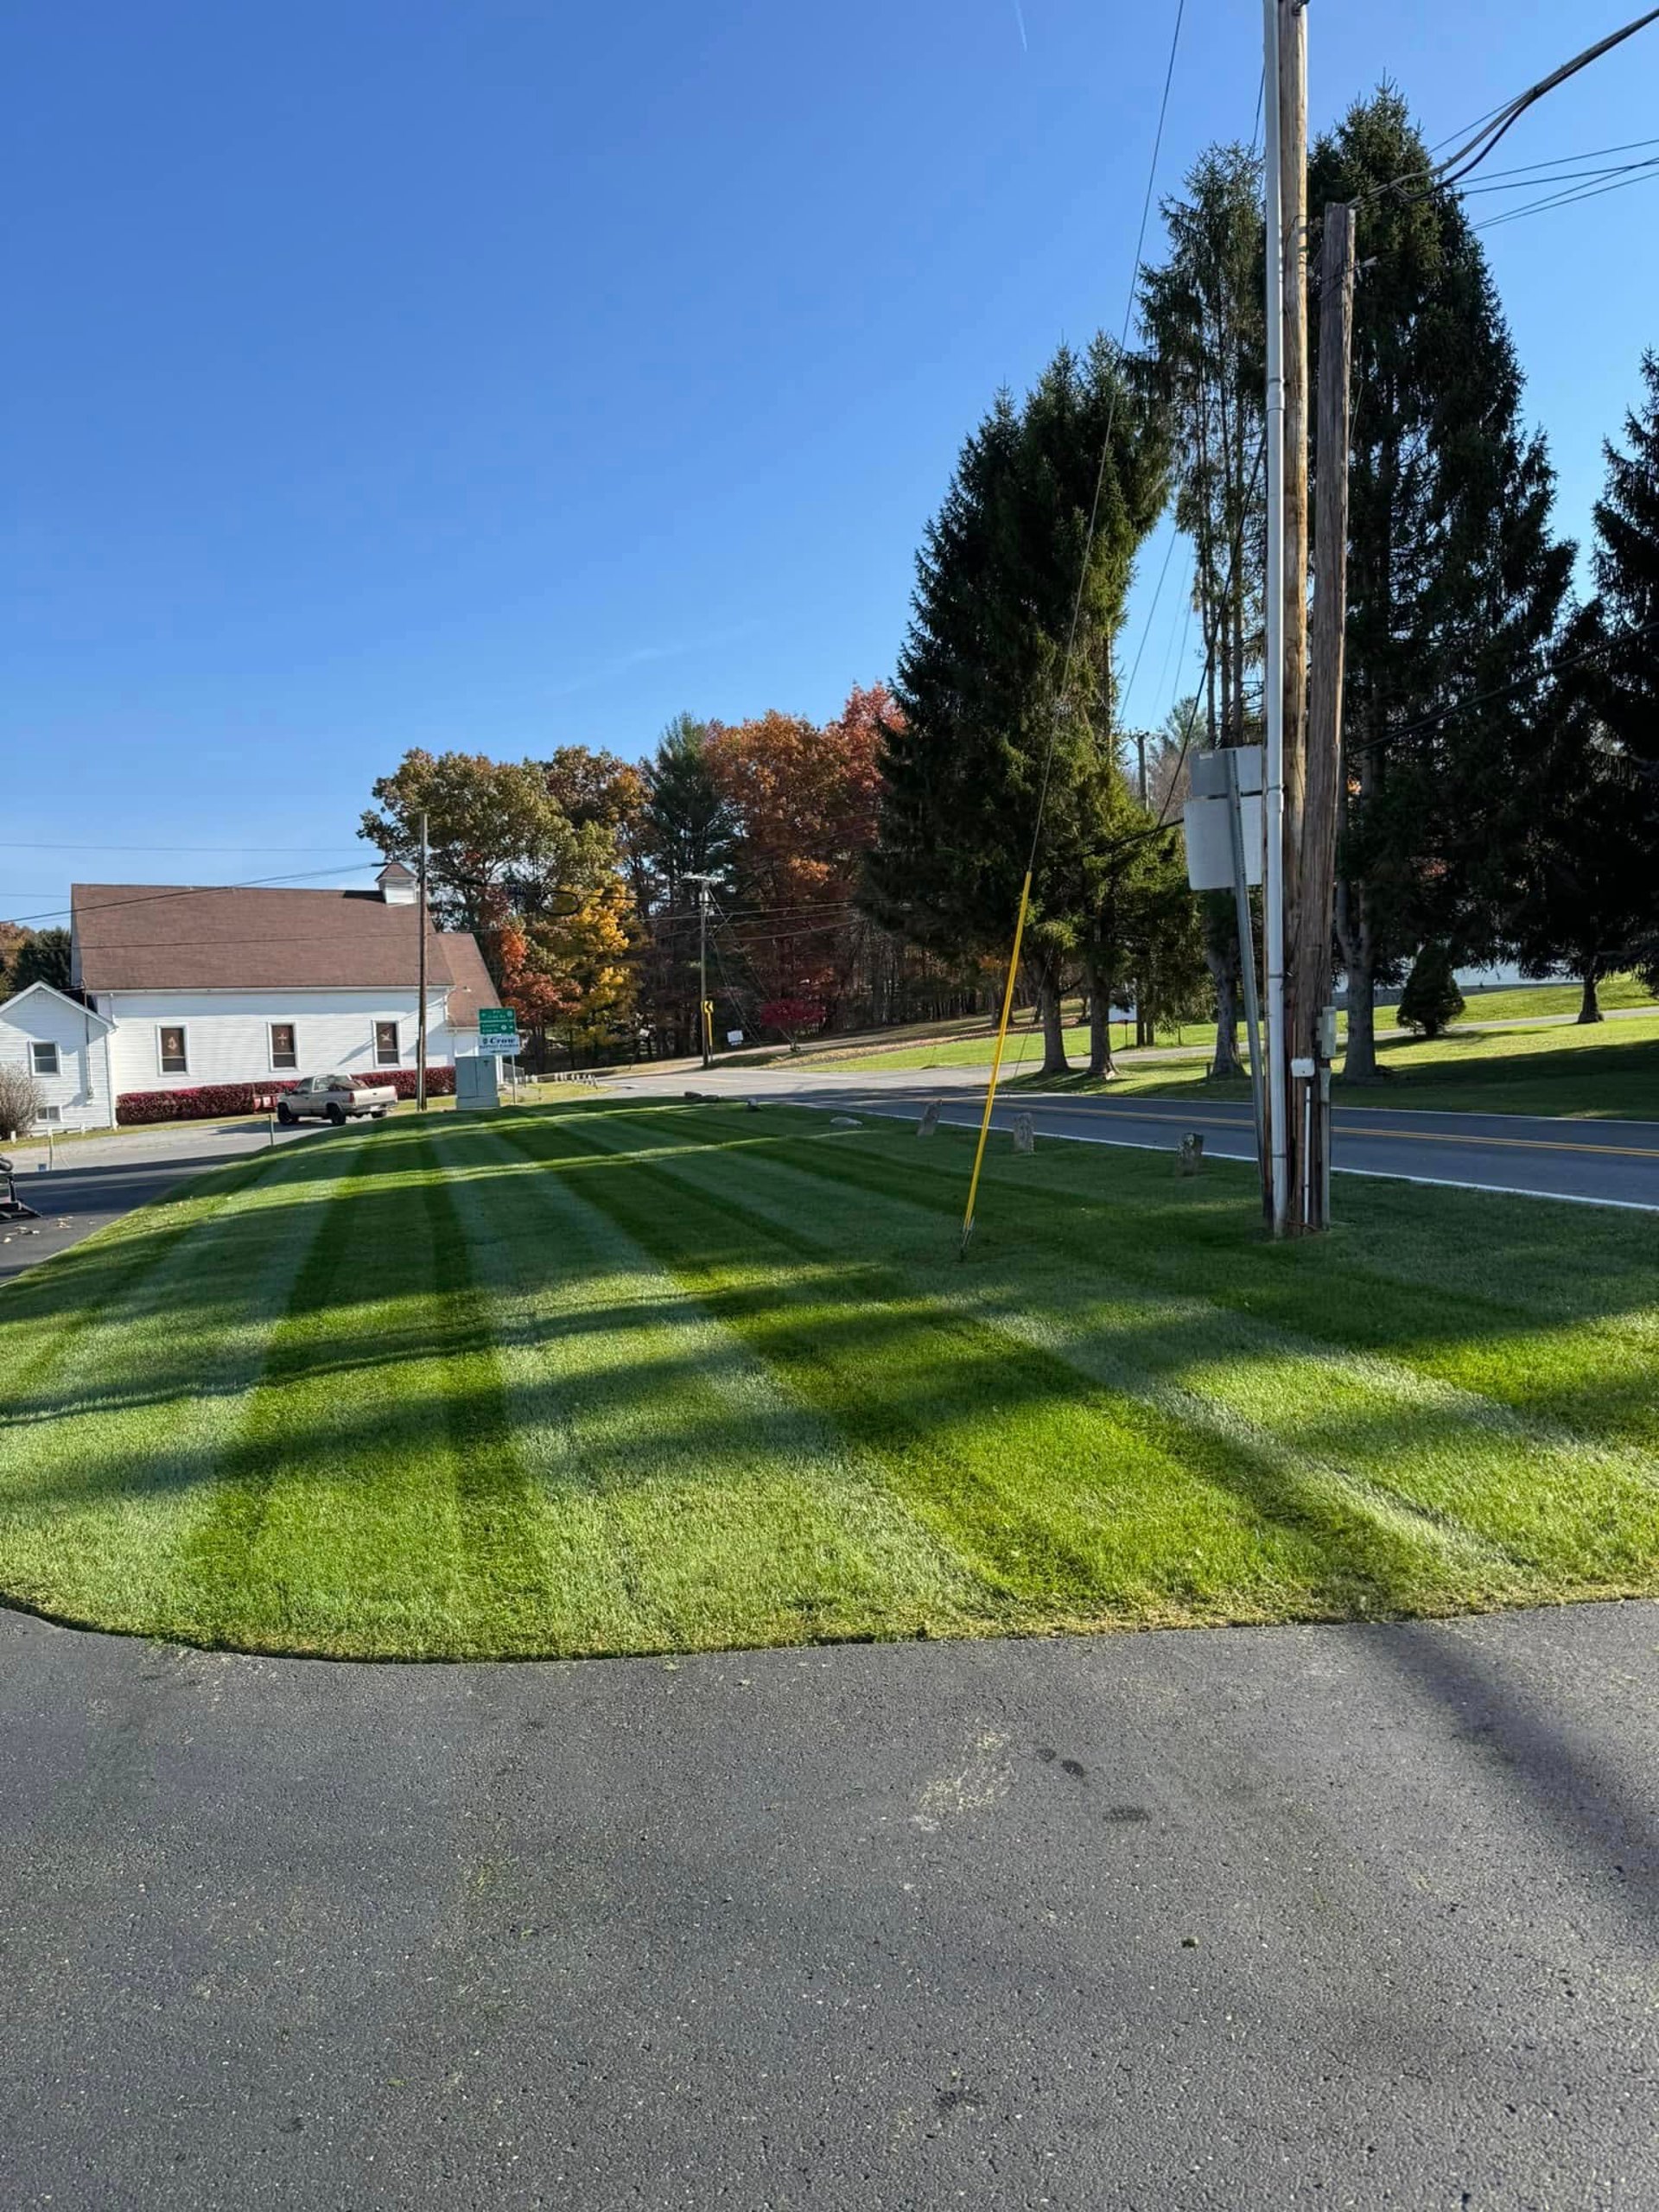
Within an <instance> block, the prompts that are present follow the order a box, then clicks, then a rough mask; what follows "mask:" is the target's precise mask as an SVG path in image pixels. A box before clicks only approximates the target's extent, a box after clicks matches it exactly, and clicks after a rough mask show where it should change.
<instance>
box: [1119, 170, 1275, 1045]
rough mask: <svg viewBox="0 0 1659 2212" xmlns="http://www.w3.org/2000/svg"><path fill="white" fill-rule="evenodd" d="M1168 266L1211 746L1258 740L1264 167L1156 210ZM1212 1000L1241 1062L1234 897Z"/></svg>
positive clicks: (1165, 391)
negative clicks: (1166, 247)
mask: <svg viewBox="0 0 1659 2212" xmlns="http://www.w3.org/2000/svg"><path fill="white" fill-rule="evenodd" d="M1162 213H1163V218H1164V226H1165V229H1166V233H1167V235H1168V239H1169V257H1168V259H1167V261H1166V263H1165V264H1164V265H1163V267H1162V268H1161V269H1147V270H1142V272H1141V331H1142V333H1143V335H1144V336H1145V339H1146V340H1147V349H1148V359H1147V368H1148V371H1149V373H1150V375H1151V378H1152V380H1153V384H1154V389H1155V390H1157V391H1159V392H1160V394H1161V395H1162V396H1163V397H1164V398H1165V399H1166V402H1167V403H1168V404H1169V406H1170V409H1171V411H1172V415H1173V423H1174V430H1175V442H1176V460H1175V520H1176V523H1177V524H1178V525H1179V528H1180V529H1181V530H1182V531H1185V533H1186V535H1187V537H1190V538H1191V540H1192V550H1193V596H1194V600H1195V601H1196V604H1197V607H1198V620H1199V622H1200V624H1201V626H1202V631H1203V639H1204V646H1205V671H1206V681H1205V697H1204V702H1203V708H1204V714H1203V723H1202V727H1203V732H1204V736H1203V741H1204V742H1205V743H1206V744H1208V745H1210V746H1211V747H1213V746H1217V745H1243V744H1244V743H1246V742H1248V741H1251V740H1252V739H1254V738H1255V736H1257V735H1258V734H1259V721H1260V715H1259V690H1258V686H1259V671H1260V665H1261V658H1262V501H1263V493H1264V486H1263V482H1262V467H1261V460H1262V423H1263V413H1264V393H1263V388H1262V377H1263V352H1264V343H1265V340H1264V326H1263V312H1262V277H1263V271H1262V242H1263V230H1262V161H1261V157H1260V156H1259V155H1257V154H1256V153H1255V150H1254V149H1251V148H1247V147H1244V146H1212V147H1210V148H1209V149H1207V150H1206V151H1205V153H1204V154H1203V155H1202V156H1200V157H1199V159H1198V161H1197V162H1195V163H1194V165H1193V167H1192V170H1191V171H1190V172H1189V174H1188V175H1187V177H1186V180H1185V187H1184V191H1183V195H1182V196H1181V197H1179V198H1177V199H1172V200H1166V201H1165V202H1164V203H1163V209H1162ZM1199 903H1200V910H1201V912H1202V916H1203V926H1204V939H1205V963H1206V964H1207V966H1208V968H1209V969H1210V976H1211V982H1212V983H1213V985H1214V987H1215V993H1216V1012H1217V1019H1216V1049H1215V1057H1214V1059H1213V1061H1212V1063H1211V1072H1212V1073H1213V1074H1215V1075H1217V1076H1233V1075H1236V1074H1237V1073H1238V1071H1239V1065H1238V1042H1237V1037H1238V1010H1237V1009H1238V997H1239V984H1240V969H1239V960H1240V949H1239V943H1238V928H1237V923H1236V908H1235V906H1234V905H1233V902H1232V901H1231V899H1224V898H1207V899H1203V900H1201V901H1200V902H1199Z"/></svg>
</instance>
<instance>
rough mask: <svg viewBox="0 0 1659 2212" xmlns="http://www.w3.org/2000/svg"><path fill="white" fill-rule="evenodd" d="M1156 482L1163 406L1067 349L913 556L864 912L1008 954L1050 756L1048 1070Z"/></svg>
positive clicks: (953, 492) (1108, 348) (1045, 981)
mask: <svg viewBox="0 0 1659 2212" xmlns="http://www.w3.org/2000/svg"><path fill="white" fill-rule="evenodd" d="M1108 426H1109V427H1110V443H1109V449H1108V450H1107V451H1106V454H1105V463H1104V467H1103V469H1102V468H1101V454H1102V450H1103V447H1105V446H1106V444H1107V432H1108ZM1097 472H1098V473H1099V474H1098V482H1099V498H1098V504H1097V507H1096V475H1097ZM1166 475H1167V442H1166V433H1165V429H1164V424H1163V420H1162V414H1161V410H1160V407H1159V406H1158V404H1157V403H1156V402H1155V401H1154V400H1153V399H1152V398H1151V397H1148V396H1147V393H1146V392H1145V391H1144V390H1143V389H1141V388H1139V387H1138V386H1137V385H1136V384H1135V383H1134V382H1132V381H1131V378H1129V376H1128V373H1127V372H1126V365H1125V363H1124V361H1123V359H1122V357H1121V356H1120V355H1119V353H1118V351H1117V349H1116V347H1115V346H1112V345H1110V344H1109V341H1107V340H1105V339H1103V338H1102V339H1096V341H1095V343H1094V344H1093V346H1091V347H1090V350H1089V353H1087V355H1086V356H1084V357H1082V358H1079V357H1078V356H1077V355H1076V354H1075V353H1071V351H1070V350H1068V349H1067V348H1065V347H1062V348H1061V350H1060V351H1059V353H1057V354H1056V356H1055V357H1054V359H1053V360H1052V362H1051V363H1050V365H1049V366H1048V368H1047V369H1046V372H1044V375H1043V377H1042V378H1041V379H1040V381H1039V384H1038V385H1037V386H1036V388H1035V389H1034V390H1033V391H1032V393H1031V394H1030V395H1029V397H1027V400H1026V402H1025V404H1023V406H1020V407H1016V406H1015V404H1014V401H1013V399H1012V398H1011V397H1009V395H1008V394H1007V393H1006V392H1003V393H1000V394H999V395H998V397H997V398H996V400H995V404H994V405H993V407H992V409H991V411H990V413H989V414H988V416H986V417H985V419H984V421H983V422H982V423H981V424H980V425H979V427H978V429H976V430H975V431H974V433H973V434H972V435H971V436H970V437H969V439H968V441H967V442H966V443H965V444H964V446H963V450H962V454H961V458H960V460H959V461H958V463H957V470H956V473H955V475H954V476H953V478H952V480H951V482H950V488H949V490H948V491H947V493H946V495H945V499H944V505H942V507H941V508H940V510H939V512H938V515H937V516H936V517H935V518H934V519H933V521H932V522H931V523H930V524H929V525H928V528H927V531H926V534H925V539H924V543H923V547H922V550H921V552H920V553H919V554H918V557H917V588H916V593H915V596H914V599H913V601H912V621H911V625H910V629H909V632H908V634H907V636H906V642H905V645H904V649H903V651H902V652H901V654H900V656H899V669H898V675H897V679H896V681H895V683H894V685H893V695H894V700H895V703H896V705H897V708H898V710H899V713H898V716H897V717H895V718H894V719H893V721H890V722H888V723H887V725H886V726H885V727H884V733H883V740H884V741H883V747H882V757H881V764H880V765H881V772H882V779H883V787H882V793H881V799H880V812H879V817H878V827H877V842H876V845H875V848H874V851H873V852H872V853H871V855H870V856H869V859H868V862H867V867H866V876H865V891H864V898H865V902H866V904H867V906H868V910H869V911H870V912H871V913H872V914H873V915H874V918H876V919H877V920H878V921H880V922H882V923H883V924H884V925H887V926H889V927H891V928H893V929H894V930H896V931H899V933H901V934H902V935H904V936H906V938H909V939H910V940H911V941H912V942H913V943H915V944H921V945H924V946H931V947H935V948H938V949H939V950H943V951H944V952H946V953H949V954H956V953H959V952H963V951H975V952H980V953H983V954H993V953H995V952H997V951H1000V950H1003V949H1005V948H1006V946H1007V942H1008V938H1009V936H1010V934H1011V932H1012V929H1013V925H1014V915H1015V912H1016V911H1017V908H1018V905H1019V898H1020V879H1021V876H1022V874H1023V872H1024V868H1025V863H1026V855H1027V852H1028V850H1029V849H1030V846H1031V842H1032V835H1033V829H1034V827H1035V824H1036V821H1037V815H1038V808H1039V801H1040V800H1041V798H1042V794H1043V787H1044V780H1045V766H1047V789H1046V807H1045V810H1044V816H1043V823H1044V835H1043V837H1042V840H1041V843H1040V845H1039V851H1038V855H1037V863H1038V864H1037V869H1036V875H1035V881H1034V884H1033V898H1032V908H1031V916H1030V919H1029V920H1028V922H1027V951H1028V955H1029V958H1030V963H1031V967H1032V970H1033V974H1034V976H1036V978H1037V983H1038V994H1039V999H1040V1001H1041V1003H1042V1007H1043V1014H1044V1026H1045V1033H1046V1056H1045V1069H1046V1071H1049V1072H1052V1071H1056V1070H1058V1069H1063V1068H1064V1067H1065V1048H1064V1045H1063V1043H1062V1040H1061V1029H1060V998H1061V993H1062V991H1063V989H1064V988H1065V983H1066V981H1067V979H1068V977H1069V976H1075V974H1076V973H1077V972H1078V970H1079V969H1080V966H1081V962H1082V957H1083V948H1084V939H1085V936H1086V918H1085V911H1084V864H1085V861H1086V858H1087V855H1088V854H1089V852H1090V849H1091V848H1092V845H1093V843H1094V842H1096V840H1097V839H1098V837H1099V836H1100V835H1101V824H1100V821H1099V816H1098V801H1099V796H1100V778H1101V772H1102V764H1103V759H1104V760H1109V756H1110V753H1111V744H1110V728H1111V719H1112V706H1113V698H1112V674H1111V648H1112V642H1113V639H1114V637H1115V635H1116V631H1117V629H1118V627H1119V626H1120V625H1121V623H1122V615H1123V604H1124V600H1125V597H1126V595H1127V593H1128V583H1129V577H1130V573H1131V569H1132V568H1133V564H1134V560H1135V550H1136V549H1137V547H1138V546H1139V545H1140V544H1141V541H1142V540H1143V538H1144V537H1145V536H1146V534H1147V531H1148V530H1150V528H1151V527H1152V524H1153V523H1154V521H1155V519H1156V518H1157V516H1158V513H1159V512H1160V508H1161V506H1162V505H1163V501H1164V497H1165V489H1166ZM1091 509H1094V510H1095V512H1096V528H1095V535H1094V537H1093V541H1092V545H1091V548H1090V557H1089V563H1088V569H1087V573H1086V574H1084V545H1085V542H1087V540H1088V531H1089V520H1090V512H1091ZM1080 575H1082V576H1083V589H1082V597H1081V601H1080V603H1079V611H1078V621H1077V650H1076V654H1075V658H1074V660H1073V664H1072V667H1071V683H1070V685H1069V687H1068V688H1067V691H1066V696H1065V697H1064V698H1062V697H1061V696H1060V693H1061V688H1062V673H1063V669H1064V664H1065V652H1066V640H1067V637H1068V634H1069V632H1070V630H1071V617H1072V608H1073V605H1074V601H1077V591H1078V579H1079V576H1080ZM1051 747H1052V753H1051Z"/></svg>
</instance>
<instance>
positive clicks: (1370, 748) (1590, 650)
mask: <svg viewBox="0 0 1659 2212" xmlns="http://www.w3.org/2000/svg"><path fill="white" fill-rule="evenodd" d="M1655 634H1659V619H1656V620H1654V621H1651V622H1641V623H1637V625H1636V626H1634V627H1631V628H1627V629H1623V630H1617V631H1615V632H1613V633H1612V634H1611V636H1610V637H1607V638H1604V639H1601V641H1600V642H1599V644H1596V645H1586V647H1585V648H1584V650H1583V651H1582V652H1576V653H1569V654H1568V655H1567V658H1566V659H1565V660H1550V661H1548V662H1547V663H1546V664H1544V665H1543V666H1542V667H1541V668H1535V669H1532V670H1529V672H1528V673H1527V674H1526V675H1525V676H1521V677H1516V680H1515V682H1514V683H1498V684H1495V685H1494V686H1493V687H1492V689H1491V690H1490V691H1477V692H1475V693H1473V694H1472V695H1471V696H1470V697H1469V698H1467V699H1459V700H1457V701H1456V702H1454V703H1453V704H1452V705H1451V706H1449V707H1442V708H1441V709H1440V711H1439V712H1438V713H1437V714H1433V715H1419V716H1418V718H1417V720H1416V721H1411V722H1406V723H1404V724H1403V725H1402V727H1401V728H1399V729H1390V730H1384V731H1383V733H1382V734H1381V735H1380V736H1377V737H1368V738H1365V739H1363V740H1362V741H1360V742H1359V743H1357V744H1354V745H1350V746H1349V747H1347V751H1348V752H1349V753H1375V752H1376V749H1377V748H1378V747H1379V746H1383V745H1398V744H1399V743H1400V742H1401V741H1402V740H1403V739H1405V738H1409V737H1421V735H1422V734H1424V732H1425V731H1427V730H1432V729H1438V728H1440V724H1441V723H1442V722H1446V721H1452V718H1453V716H1454V715H1466V714H1467V713H1468V712H1469V710H1470V709H1471V707H1484V706H1490V705H1491V702H1493V701H1494V700H1497V699H1510V698H1513V697H1514V696H1515V695H1516V692H1518V691H1525V690H1528V689H1529V687H1530V686H1531V685H1533V684H1535V683H1548V682H1549V680H1550V679H1551V677H1556V676H1560V675H1561V674H1563V673H1564V672H1565V671H1567V669H1570V668H1579V667H1581V666H1582V665H1583V664H1584V663H1585V662H1586V661H1592V660H1595V659H1597V658H1599V656H1600V655H1601V654H1603V653H1605V652H1611V651H1612V650H1613V648H1614V647H1615V646H1618V645H1632V644H1634V643H1635V642H1636V641H1637V639H1640V638H1645V637H1648V636H1649V635H1655Z"/></svg>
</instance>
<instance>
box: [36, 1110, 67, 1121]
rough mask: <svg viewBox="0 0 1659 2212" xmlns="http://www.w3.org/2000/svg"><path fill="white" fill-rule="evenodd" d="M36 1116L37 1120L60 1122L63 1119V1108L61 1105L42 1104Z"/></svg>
mask: <svg viewBox="0 0 1659 2212" xmlns="http://www.w3.org/2000/svg"><path fill="white" fill-rule="evenodd" d="M62 1119H63V1109H62V1107H61V1106H42V1107H41V1110H40V1112H39V1113H38V1114H37V1115H36V1116H35V1120H36V1121H37V1122H60V1121H62Z"/></svg>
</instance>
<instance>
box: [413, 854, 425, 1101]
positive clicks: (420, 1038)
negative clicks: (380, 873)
mask: <svg viewBox="0 0 1659 2212" xmlns="http://www.w3.org/2000/svg"><path fill="white" fill-rule="evenodd" d="M426 868H427V852H426V816H425V814H424V812H423V814H422V816H421V860H420V866H419V868H418V869H417V870H416V879H415V880H416V897H415V912H416V928H417V929H418V930H419V931H420V938H421V950H420V955H419V958H418V962H417V975H418V977H419V981H418V984H417V988H418V989H419V992H420V998H421V1005H420V1012H419V1013H418V1014H416V1018H415V1111H416V1113H417V1114H424V1113H425V1111H426Z"/></svg>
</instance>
